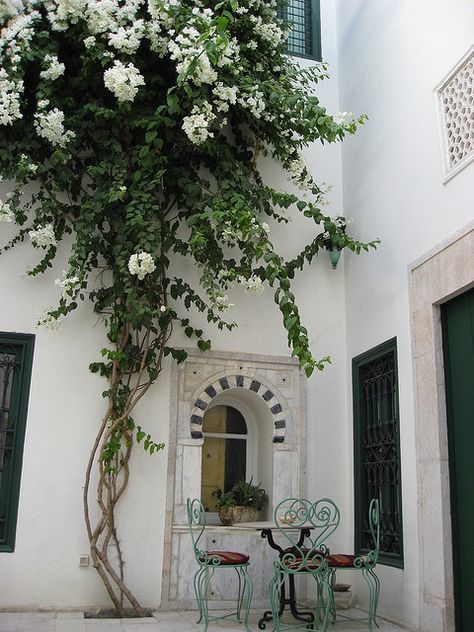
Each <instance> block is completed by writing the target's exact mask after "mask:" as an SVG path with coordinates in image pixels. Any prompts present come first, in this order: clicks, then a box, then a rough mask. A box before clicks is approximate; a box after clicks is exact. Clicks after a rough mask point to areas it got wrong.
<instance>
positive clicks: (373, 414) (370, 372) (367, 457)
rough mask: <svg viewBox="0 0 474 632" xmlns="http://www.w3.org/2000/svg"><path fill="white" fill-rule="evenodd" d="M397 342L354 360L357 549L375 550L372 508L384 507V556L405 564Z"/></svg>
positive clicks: (388, 559)
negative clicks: (370, 519) (376, 503)
mask: <svg viewBox="0 0 474 632" xmlns="http://www.w3.org/2000/svg"><path fill="white" fill-rule="evenodd" d="M396 365H397V362H396V341H395V340H391V341H389V342H387V343H384V344H383V345H380V347H377V348H376V349H373V350H371V351H369V352H368V353H366V354H363V355H362V356H359V357H358V358H355V360H354V406H355V408H354V421H355V429H354V431H355V476H356V548H357V550H358V551H364V550H369V549H370V548H372V545H373V543H372V540H371V532H370V527H369V522H368V506H369V503H370V501H371V499H372V498H377V499H378V500H379V506H380V556H381V559H382V560H383V561H384V562H385V563H388V564H393V565H395V566H400V565H402V564H403V538H402V507H401V478H400V438H399V420H398V378H397V366H396Z"/></svg>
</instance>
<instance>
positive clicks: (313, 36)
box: [279, 0, 322, 61]
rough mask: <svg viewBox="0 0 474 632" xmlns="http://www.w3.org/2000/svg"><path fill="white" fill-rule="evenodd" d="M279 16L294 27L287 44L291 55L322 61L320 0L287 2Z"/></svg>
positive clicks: (289, 0)
mask: <svg viewBox="0 0 474 632" xmlns="http://www.w3.org/2000/svg"><path fill="white" fill-rule="evenodd" d="M279 15H280V16H281V17H282V19H283V20H285V22H288V23H289V24H291V25H292V29H291V31H290V34H289V36H288V40H287V42H286V51H287V53H288V54H289V55H294V56H296V57H306V58H309V59H314V60H316V61H321V59H322V56H321V8H320V2H319V0H286V2H285V4H284V6H283V7H282V8H281V9H280V11H279Z"/></svg>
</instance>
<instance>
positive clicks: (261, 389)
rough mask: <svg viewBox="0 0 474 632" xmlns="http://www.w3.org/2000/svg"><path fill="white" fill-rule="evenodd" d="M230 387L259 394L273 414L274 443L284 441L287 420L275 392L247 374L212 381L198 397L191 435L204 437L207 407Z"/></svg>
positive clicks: (196, 437)
mask: <svg viewBox="0 0 474 632" xmlns="http://www.w3.org/2000/svg"><path fill="white" fill-rule="evenodd" d="M230 388H244V389H247V390H248V391H253V392H254V393H256V394H257V395H259V396H260V397H261V398H262V399H263V401H264V402H265V404H266V405H267V406H268V409H269V410H270V413H271V414H272V416H273V443H283V441H284V440H285V430H286V421H285V417H284V413H283V407H282V405H281V403H280V402H279V401H278V399H277V397H276V395H275V393H273V392H272V391H271V390H270V389H269V388H267V387H266V386H265V385H264V384H262V382H260V381H259V380H257V379H256V378H251V377H247V376H245V375H230V376H226V377H221V378H219V379H218V380H215V381H214V382H210V383H209V384H208V385H207V386H206V387H205V388H204V389H203V391H202V392H201V394H200V395H199V397H198V398H197V399H196V401H195V402H194V405H193V409H192V411H191V437H193V439H202V421H203V417H204V413H205V411H206V408H207V407H208V406H209V404H210V403H211V401H212V400H213V399H214V397H216V395H218V394H219V393H222V392H223V391H226V390H228V389H230Z"/></svg>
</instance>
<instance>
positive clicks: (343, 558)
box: [326, 553, 360, 567]
mask: <svg viewBox="0 0 474 632" xmlns="http://www.w3.org/2000/svg"><path fill="white" fill-rule="evenodd" d="M357 557H360V556H357V555H347V554H343V553H335V554H334V555H328V556H327V557H326V559H327V561H328V564H329V566H333V567H334V566H335V567H337V566H339V567H344V566H345V567H352V566H354V560H356V559H357Z"/></svg>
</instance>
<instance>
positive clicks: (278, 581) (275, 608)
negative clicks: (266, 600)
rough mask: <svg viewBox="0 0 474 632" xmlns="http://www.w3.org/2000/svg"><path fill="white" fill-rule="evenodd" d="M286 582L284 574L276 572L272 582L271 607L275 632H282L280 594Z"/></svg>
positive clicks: (270, 587)
mask: <svg viewBox="0 0 474 632" xmlns="http://www.w3.org/2000/svg"><path fill="white" fill-rule="evenodd" d="M284 581H285V575H284V574H283V573H278V572H275V574H274V575H273V577H272V579H271V581H270V586H269V589H270V605H271V609H272V622H273V632H280V592H281V590H282V586H283V584H284Z"/></svg>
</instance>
